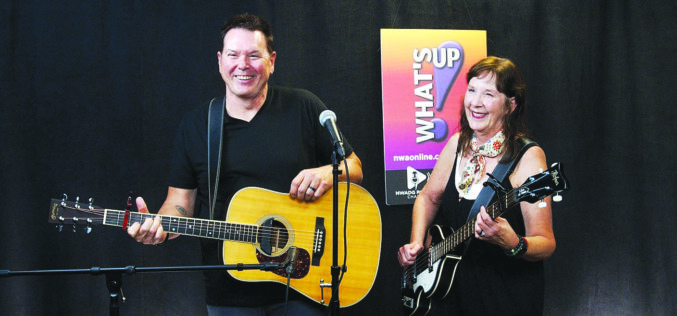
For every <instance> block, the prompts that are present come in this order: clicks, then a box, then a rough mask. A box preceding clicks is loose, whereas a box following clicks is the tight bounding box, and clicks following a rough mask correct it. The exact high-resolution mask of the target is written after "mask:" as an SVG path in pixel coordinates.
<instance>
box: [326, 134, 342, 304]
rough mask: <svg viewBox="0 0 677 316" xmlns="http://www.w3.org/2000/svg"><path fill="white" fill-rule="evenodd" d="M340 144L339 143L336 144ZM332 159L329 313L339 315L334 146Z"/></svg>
mask: <svg viewBox="0 0 677 316" xmlns="http://www.w3.org/2000/svg"><path fill="white" fill-rule="evenodd" d="M334 145H335V146H334V147H336V146H340V145H338V144H334ZM331 160H332V174H333V188H334V190H333V193H334V196H333V213H332V214H333V215H332V217H333V226H332V266H331V300H330V302H329V313H330V315H339V310H340V309H339V308H340V300H339V273H340V272H341V267H340V266H339V265H338V236H339V235H338V229H339V225H338V222H339V218H338V214H339V213H338V201H339V194H338V189H339V175H340V174H341V170H339V154H338V150H337V149H336V148H334V151H333V153H332V156H331Z"/></svg>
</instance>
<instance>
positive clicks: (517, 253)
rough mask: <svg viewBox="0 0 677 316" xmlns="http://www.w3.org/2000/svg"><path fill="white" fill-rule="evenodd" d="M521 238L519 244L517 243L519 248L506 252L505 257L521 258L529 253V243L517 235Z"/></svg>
mask: <svg viewBox="0 0 677 316" xmlns="http://www.w3.org/2000/svg"><path fill="white" fill-rule="evenodd" d="M517 237H519V242H518V243H517V246H515V248H513V249H509V250H505V255H506V256H508V257H521V256H522V255H524V254H525V253H526V252H527V248H529V243H528V242H527V239H526V238H524V237H522V236H520V235H517Z"/></svg>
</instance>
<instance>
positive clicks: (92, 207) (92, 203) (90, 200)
mask: <svg viewBox="0 0 677 316" xmlns="http://www.w3.org/2000/svg"><path fill="white" fill-rule="evenodd" d="M89 209H90V210H93V209H94V198H89Z"/></svg>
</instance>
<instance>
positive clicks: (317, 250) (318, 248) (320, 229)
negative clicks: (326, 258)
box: [312, 217, 327, 266]
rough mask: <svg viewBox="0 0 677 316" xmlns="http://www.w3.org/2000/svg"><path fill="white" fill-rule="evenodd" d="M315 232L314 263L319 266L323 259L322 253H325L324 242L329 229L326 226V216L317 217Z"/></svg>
mask: <svg viewBox="0 0 677 316" xmlns="http://www.w3.org/2000/svg"><path fill="white" fill-rule="evenodd" d="M314 232H315V234H314V238H313V260H312V265H314V266H319V265H320V261H322V255H323V254H324V243H325V240H326V239H327V238H326V234H327V230H326V229H325V228H324V217H316V218H315V230H314Z"/></svg>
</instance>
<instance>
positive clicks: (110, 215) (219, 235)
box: [103, 209, 259, 243]
mask: <svg viewBox="0 0 677 316" xmlns="http://www.w3.org/2000/svg"><path fill="white" fill-rule="evenodd" d="M126 214H129V217H128V218H127V221H125V215H126ZM156 216H158V215H156V214H149V213H140V212H126V211H119V210H109V209H106V210H104V214H103V224H104V225H109V226H117V227H123V226H126V225H127V223H129V224H131V223H136V222H139V223H143V221H145V220H146V219H147V218H150V219H151V220H152V219H154V218H155V217H156ZM159 216H160V222H161V225H162V229H164V230H165V231H166V232H168V233H172V234H179V235H187V236H194V237H202V238H212V239H219V240H230V241H240V242H248V243H255V242H256V240H257V236H258V232H259V229H258V227H257V226H255V225H248V224H235V223H227V222H224V221H215V220H207V219H199V218H191V217H180V216H165V215H159Z"/></svg>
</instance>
